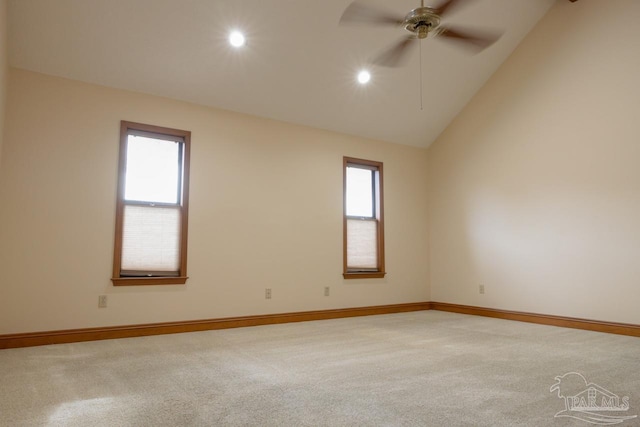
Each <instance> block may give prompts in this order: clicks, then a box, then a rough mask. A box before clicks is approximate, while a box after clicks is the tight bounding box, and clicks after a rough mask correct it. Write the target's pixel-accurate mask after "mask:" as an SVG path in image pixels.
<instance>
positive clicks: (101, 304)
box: [98, 295, 107, 308]
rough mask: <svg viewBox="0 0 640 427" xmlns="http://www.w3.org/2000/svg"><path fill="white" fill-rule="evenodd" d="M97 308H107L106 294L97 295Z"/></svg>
mask: <svg viewBox="0 0 640 427" xmlns="http://www.w3.org/2000/svg"><path fill="white" fill-rule="evenodd" d="M98 308H107V296H106V295H100V296H98Z"/></svg>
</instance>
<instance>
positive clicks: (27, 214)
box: [0, 69, 429, 334]
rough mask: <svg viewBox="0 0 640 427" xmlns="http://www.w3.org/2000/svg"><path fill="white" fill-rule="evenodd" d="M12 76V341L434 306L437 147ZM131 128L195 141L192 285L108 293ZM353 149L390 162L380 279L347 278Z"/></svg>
mask: <svg viewBox="0 0 640 427" xmlns="http://www.w3.org/2000/svg"><path fill="white" fill-rule="evenodd" d="M9 83H10V84H9V98H8V104H7V105H8V109H7V113H8V114H7V122H6V129H5V135H6V138H5V143H4V155H3V162H4V163H3V167H2V169H0V200H2V204H1V205H0V271H1V272H2V274H1V275H0V280H1V281H2V285H1V286H0V295H1V298H0V334H1V333H14V332H29V331H43V330H57V329H67V328H84V327H92V326H103V325H127V324H139V323H148V322H163V321H179V320H188V319H207V318H219V317H227V316H241V315H254V314H263V313H278V312H291V311H305V310H319V309H332V308H341V307H356V306H368V305H378V304H394V303H406V302H418V301H427V300H429V284H428V277H429V276H428V267H427V265H428V247H427V240H428V239H427V228H428V224H427V220H426V218H427V200H426V198H427V186H426V179H427V177H426V173H427V172H426V163H427V159H426V150H424V149H418V148H412V147H407V146H402V145H395V144H388V143H382V142H377V141H371V140H364V139H360V138H355V137H350V136H345V135H340V134H336V133H331V132H327V131H322V130H317V129H311V128H306V127H301V126H294V125H289V124H284V123H280V122H276V121H270V120H264V119H259V118H254V117H249V116H245V115H241V114H235V113H230V112H224V111H220V110H215V109H210V108H205V107H201V106H196V105H192V104H187V103H182V102H178V101H173V100H169V99H164V98H158V97H153V96H148V95H142V94H136V93H131V92H125V91H120V90H114V89H109V88H104V87H99V86H94V85H89V84H83V83H79V82H75V81H70V80H65V79H60V78H56V77H49V76H45V75H41V74H36V73H32V72H27V71H22V70H18V69H11V71H10V78H9ZM121 119H125V120H130V121H137V122H142V123H150V124H155V125H159V126H167V127H175V128H180V129H187V130H190V131H191V132H192V158H191V192H190V193H191V194H190V220H189V231H190V233H189V276H190V277H191V278H190V279H189V281H188V283H187V285H186V286H164V287H161V286H155V287H124V288H114V287H112V286H111V282H110V280H109V279H110V274H111V265H112V250H113V233H114V212H115V192H116V189H115V187H116V180H117V178H116V172H117V154H118V133H119V122H120V120H121ZM344 155H346V156H353V157H359V158H366V159H372V160H378V161H382V162H384V172H385V176H384V178H385V198H386V206H385V214H386V223H385V226H386V233H385V234H386V250H387V259H386V261H387V270H388V272H389V274H388V275H387V278H385V279H383V280H379V279H372V280H349V281H345V280H343V279H342V156H344ZM325 286H330V287H331V296H330V297H324V296H323V291H324V287H325ZM267 287H269V288H272V289H273V298H272V299H271V300H265V298H264V290H265V288H267ZM100 294H106V295H108V300H109V302H108V304H109V306H108V308H106V309H98V307H97V302H98V295H100Z"/></svg>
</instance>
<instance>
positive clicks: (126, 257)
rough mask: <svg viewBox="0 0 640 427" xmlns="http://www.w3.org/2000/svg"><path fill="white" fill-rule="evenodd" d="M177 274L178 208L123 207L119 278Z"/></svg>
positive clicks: (178, 245)
mask: <svg viewBox="0 0 640 427" xmlns="http://www.w3.org/2000/svg"><path fill="white" fill-rule="evenodd" d="M179 271H180V207H179V206H149V205H147V206H140V205H126V206H125V207H124V218H123V234H122V263H121V274H123V275H140V276H144V275H154V274H159V273H161V274H163V275H165V276H166V275H174V274H175V275H178V274H179Z"/></svg>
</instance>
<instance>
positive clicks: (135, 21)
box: [9, 0, 556, 147]
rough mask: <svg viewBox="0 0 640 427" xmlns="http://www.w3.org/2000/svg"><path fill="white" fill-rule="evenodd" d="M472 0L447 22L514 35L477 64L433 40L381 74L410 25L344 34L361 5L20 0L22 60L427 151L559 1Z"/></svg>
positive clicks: (368, 0)
mask: <svg viewBox="0 0 640 427" xmlns="http://www.w3.org/2000/svg"><path fill="white" fill-rule="evenodd" d="M465 1H466V3H464V7H459V8H457V9H456V10H454V11H452V12H451V14H450V15H448V16H447V19H446V20H445V21H444V23H446V24H450V25H456V26H466V27H469V28H474V29H489V30H494V31H499V32H502V33H503V36H502V37H501V38H500V39H499V40H498V42H496V43H495V44H494V45H492V46H491V47H490V48H488V49H486V50H484V51H482V52H481V53H479V54H475V55H470V54H468V52H466V51H464V50H460V49H455V48H454V47H453V46H451V45H449V44H446V43H442V42H441V41H439V40H437V39H432V38H427V39H425V40H423V41H421V42H420V43H418V42H416V48H415V49H414V51H413V52H411V54H410V56H409V58H408V61H407V63H406V65H405V66H403V67H399V68H385V67H380V66H372V65H371V59H372V58H374V57H375V56H376V55H377V54H378V53H380V52H381V51H382V50H384V49H385V48H387V47H389V46H390V45H392V44H394V43H395V42H397V41H398V40H399V39H400V38H401V37H403V36H404V35H405V34H407V33H406V32H405V30H404V29H403V28H402V27H375V26H364V25H362V26H355V25H353V26H344V25H343V26H339V25H338V22H339V20H340V17H341V15H342V13H343V11H344V10H345V9H346V8H347V6H349V4H350V3H351V0H55V1H51V0H29V1H23V0H10V2H9V61H10V64H11V65H12V66H14V67H18V68H24V69H28V70H32V71H37V72H42V73H46V74H51V75H56V76H61V77H66V78H70V79H75V80H80V81H85V82H90V83H96V84H100V85H105V86H110V87H115V88H121V89H127V90H133V91H138V92H144V93H149V94H155V95H160V96H165V97H170V98H175V99H179V100H184V101H189V102H194V103H198V104H202V105H207V106H212V107H217V108H222V109H226V110H232V111H237V112H242V113H247V114H252V115H256V116H261V117H267V118H272V119H277V120H282V121H285V122H291V123H297V124H302V125H307V126H312V127H317V128H322V129H328V130H333V131H337V132H342V133H347V134H352V135H358V136H362V137H366V138H373V139H378V140H384V141H389V142H394V143H401V144H408V145H414V146H420V147H427V146H428V145H429V144H431V143H432V142H433V141H434V140H435V139H436V138H437V137H438V135H439V134H440V133H441V132H442V131H443V130H444V129H445V128H446V126H447V125H448V124H449V123H450V122H451V120H452V119H453V118H454V117H455V116H456V114H458V112H459V111H460V110H461V109H462V108H463V107H464V105H466V103H467V102H468V101H469V100H470V98H471V97H472V96H473V95H474V94H475V93H476V92H477V91H478V90H479V88H480V87H482V85H483V84H484V83H485V82H486V80H487V79H488V78H489V77H490V76H491V75H492V74H493V73H494V72H495V70H496V69H497V68H498V67H499V66H500V64H501V63H502V62H503V61H504V60H505V59H506V58H507V57H508V56H509V55H510V53H511V52H512V51H513V50H514V49H515V48H516V47H517V46H518V44H519V43H520V42H521V41H522V39H523V38H524V36H525V35H526V34H527V33H528V32H529V31H530V30H531V29H532V27H533V26H534V25H535V24H536V22H537V21H538V20H539V19H540V18H541V17H542V16H543V15H544V14H545V13H546V12H547V10H548V9H549V8H550V7H551V6H552V5H553V4H554V3H555V1H556V0H535V1H532V0H473V1H472V0H463V2H465ZM362 2H363V3H364V4H367V5H371V6H375V7H378V8H381V9H385V10H388V11H390V12H394V13H397V14H398V15H404V14H406V13H407V12H409V11H410V10H411V9H413V8H415V7H417V6H419V1H418V0H395V1H393V2H390V1H384V0H362ZM429 3H433V5H438V4H439V3H442V0H433V2H431V1H430V0H427V1H426V2H425V5H429ZM234 28H238V29H241V30H242V31H244V32H245V34H246V37H247V44H246V46H245V47H244V48H242V49H234V48H232V47H231V46H230V45H229V43H228V41H227V37H228V33H229V31H230V30H232V29H234ZM418 46H419V48H418ZM420 61H421V62H420ZM421 65H422V67H421ZM362 68H368V69H369V70H370V72H371V75H372V79H371V82H370V83H369V84H367V85H364V86H363V85H359V84H358V83H357V81H356V74H357V72H358V71H359V70H360V69H362ZM421 81H422V88H421ZM421 89H422V90H421ZM421 104H422V107H421Z"/></svg>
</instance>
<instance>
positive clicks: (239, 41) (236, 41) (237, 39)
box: [229, 31, 245, 47]
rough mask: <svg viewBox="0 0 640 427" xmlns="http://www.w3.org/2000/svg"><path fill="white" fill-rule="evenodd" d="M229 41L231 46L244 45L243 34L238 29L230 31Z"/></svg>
mask: <svg viewBox="0 0 640 427" xmlns="http://www.w3.org/2000/svg"><path fill="white" fill-rule="evenodd" d="M229 43H231V46H233V47H242V46H244V43H245V38H244V34H242V33H241V32H240V31H232V32H231V34H229Z"/></svg>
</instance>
